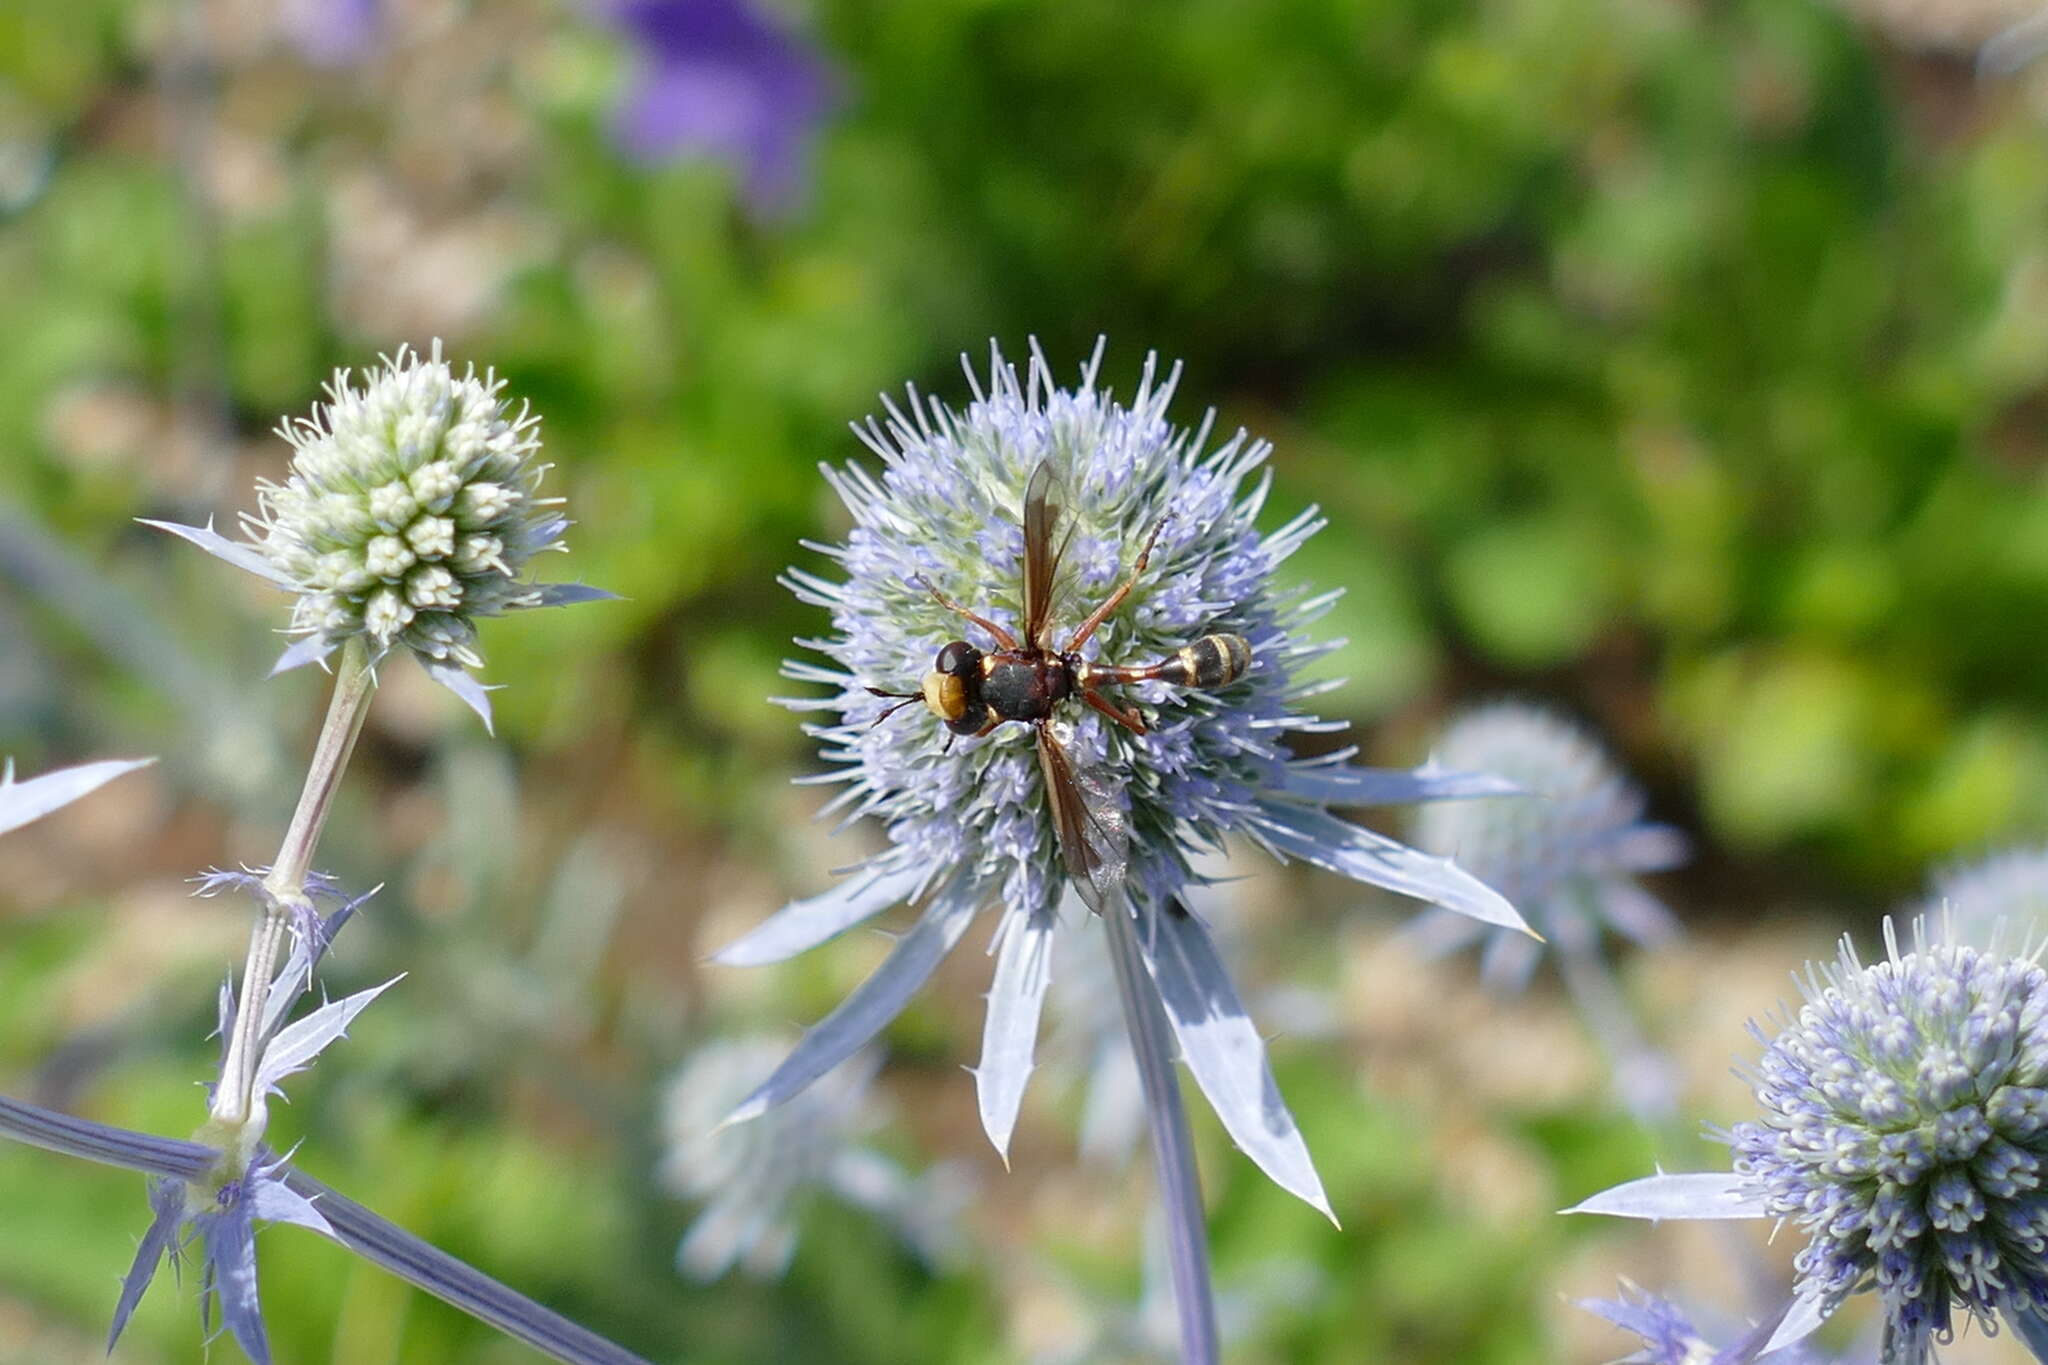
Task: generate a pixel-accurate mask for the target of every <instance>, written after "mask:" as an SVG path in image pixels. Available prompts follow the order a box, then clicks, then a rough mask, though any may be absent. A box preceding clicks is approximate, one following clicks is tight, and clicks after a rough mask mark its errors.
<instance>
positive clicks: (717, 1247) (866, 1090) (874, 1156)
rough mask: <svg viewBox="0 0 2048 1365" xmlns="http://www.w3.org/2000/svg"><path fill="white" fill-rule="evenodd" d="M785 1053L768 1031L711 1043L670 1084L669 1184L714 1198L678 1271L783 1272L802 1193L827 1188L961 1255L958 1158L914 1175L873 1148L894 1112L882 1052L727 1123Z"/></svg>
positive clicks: (701, 1275) (708, 1274) (693, 1196)
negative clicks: (885, 1089) (882, 1093)
mask: <svg viewBox="0 0 2048 1365" xmlns="http://www.w3.org/2000/svg"><path fill="white" fill-rule="evenodd" d="M780 1055H781V1053H780V1049H778V1047H777V1046H776V1045H775V1043H773V1042H772V1041H770V1040H768V1039H766V1038H761V1037H742V1038H738V1039H732V1040H724V1041H719V1042H713V1043H707V1044H706V1045H705V1046H704V1047H702V1048H700V1049H699V1050H698V1051H697V1052H696V1054H695V1055H693V1056H692V1057H691V1058H690V1059H689V1060H688V1061H687V1062H685V1063H684V1064H683V1066H682V1068H681V1069H680V1070H678V1071H677V1072H676V1074H675V1077H674V1078H673V1079H672V1080H671V1081H670V1083H669V1087H668V1096H667V1100H666V1102H665V1104H664V1106H663V1127H664V1130H665V1137H666V1151H665V1152H664V1154H663V1156H662V1161H661V1171H660V1175H661V1181H662V1184H663V1185H665V1186H666V1187H667V1188H668V1189H669V1191H670V1192H671V1193H673V1194H676V1195H678V1196H680V1197H681V1198H684V1199H688V1200H692V1201H696V1202H700V1203H701V1204H702V1205H703V1211H702V1212H701V1213H699V1215H698V1216H697V1220H696V1221H695V1222H694V1223H692V1224H691V1225H690V1229H689V1231H688V1232H686V1233H685V1234H684V1235H683V1240H682V1243H681V1245H680V1246H678V1247H677V1248H676V1268H677V1269H679V1270H681V1271H682V1272H683V1273H684V1274H685V1275H688V1276H689V1277H691V1278H692V1279H696V1280H715V1279H717V1278H719V1277H720V1276H722V1275H724V1274H725V1273H726V1272H727V1271H728V1270H730V1269H731V1268H732V1267H733V1266H734V1265H735V1264H737V1265H740V1266H741V1267H743V1268H744V1269H745V1270H746V1271H747V1272H748V1273H749V1274H752V1275H755V1276H760V1277H764V1278H772V1277H775V1276H778V1275H780V1274H781V1273H782V1272H783V1270H784V1269H785V1268H786V1267H787V1266H788V1264H789V1258H790V1256H791V1254H792V1253H793V1252H794V1251H795V1249H796V1241H797V1220H798V1217H799V1216H800V1214H801V1212H802V1210H801V1207H800V1205H801V1201H802V1200H803V1199H805V1198H806V1197H807V1196H810V1195H813V1194H816V1193H819V1192H830V1193H832V1194H834V1195H836V1196H838V1197H839V1198H840V1199H843V1200H845V1201H846V1202H848V1203H850V1204H853V1205H855V1206H856V1207H860V1208H865V1209H867V1210H868V1211H870V1212H871V1213H874V1214H876V1215H877V1216H879V1217H881V1218H882V1219H883V1220H884V1221H886V1222H888V1223H889V1224H890V1225H891V1226H892V1227H893V1228H894V1229H895V1230H896V1231H897V1233H898V1234H899V1235H900V1236H901V1237H902V1238H903V1239H904V1241H905V1242H906V1243H907V1244H908V1245H909V1246H910V1247H911V1248H912V1249H913V1250H915V1251H917V1252H918V1253H919V1254H920V1255H921V1256H923V1257H925V1258H926V1259H927V1260H929V1261H933V1262H937V1261H940V1260H943V1259H944V1258H945V1257H947V1256H948V1255H950V1254H951V1252H952V1250H953V1248H954V1246H955V1243H956V1239H957V1237H958V1234H959V1228H958V1224H957V1222H956V1218H957V1215H958V1213H959V1210H960V1205H961V1197H962V1195H963V1194H964V1189H963V1188H962V1187H961V1186H960V1183H959V1176H958V1173H957V1172H956V1171H955V1170H954V1168H952V1167H949V1166H947V1167H939V1168H936V1169H935V1170H934V1171H933V1172H931V1173H929V1174H928V1175H927V1176H925V1177H912V1176H911V1175H909V1174H908V1173H906V1172H905V1171H903V1170H902V1169H901V1168H900V1167H898V1166H896V1165H895V1164H894V1163H893V1162H891V1161H890V1160H889V1159H888V1158H887V1157H885V1156H883V1155H882V1154H881V1153H880V1152H877V1151H875V1150H873V1149H871V1148H869V1147H867V1146H865V1145H863V1142H862V1139H863V1138H864V1137H865V1136H866V1135H867V1134H868V1133H869V1132H871V1131H872V1130H873V1129H875V1128H876V1127H877V1126H879V1124H880V1122H881V1120H882V1118H883V1117H884V1113H885V1110H884V1106H883V1104H882V1102H881V1101H880V1100H879V1099H878V1098H877V1097H875V1096H873V1095H871V1093H870V1087H871V1084H872V1082H873V1080H874V1077H875V1073H876V1071H877V1070H878V1068H879V1066H880V1057H879V1056H878V1055H877V1054H874V1053H865V1054H862V1056H861V1058H860V1059H859V1060H858V1061H857V1062H856V1064H854V1065H851V1066H847V1067H844V1068H841V1069H840V1070H839V1071H837V1072H834V1073H833V1074H832V1076H830V1077H828V1078H827V1079H826V1080H825V1081H823V1082H821V1083H820V1084H818V1085H815V1086H812V1087H811V1088H810V1089H809V1090H807V1091H805V1092H804V1093H803V1094H802V1095H799V1096H798V1097H797V1098H796V1099H795V1100H793V1101H791V1102H790V1103H789V1104H788V1105H786V1106H784V1107H783V1108H781V1109H778V1110H776V1111H775V1112H774V1113H772V1114H768V1115H765V1116H764V1117H762V1118H761V1119H759V1120H757V1121H755V1122H752V1123H742V1124H734V1125H730V1126H725V1127H721V1126H720V1124H719V1120H721V1119H723V1118H724V1117H725V1115H726V1114H727V1113H728V1112H730V1111H731V1109H732V1107H733V1105H734V1104H736V1103H738V1101H739V1100H740V1099H741V1098H743V1097H744V1096H745V1095H746V1093H747V1091H748V1090H749V1089H750V1088H751V1087H752V1086H753V1085H754V1083H755V1082H757V1081H759V1080H760V1079H761V1078H762V1077H763V1076H765V1075H767V1074H768V1072H769V1071H770V1070H772V1069H773V1068H774V1066H775V1063H776V1061H777V1059H778V1058H779V1057H780Z"/></svg>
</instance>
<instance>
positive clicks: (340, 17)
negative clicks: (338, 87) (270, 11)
mask: <svg viewBox="0 0 2048 1365" xmlns="http://www.w3.org/2000/svg"><path fill="white" fill-rule="evenodd" d="M383 10H384V3H383V0H285V3H284V5H283V6H282V8H281V9H280V11H279V23H280V25H281V26H282V28H283V29H284V36H285V40H286V41H287V42H289V43H290V44H291V45H292V48H293V50H295V51H296V52H297V53H298V54H299V55H300V56H301V57H303V58H305V59H306V60H307V61H308V62H310V63H312V64H313V65H314V66H349V65H351V64H353V63H355V62H359V61H361V60H363V58H365V57H367V56H369V55H370V51H371V49H372V48H374V47H375V46H376V45H377V38H378V36H379V33H380V32H381V30H382V28H383V17H384V16H383Z"/></svg>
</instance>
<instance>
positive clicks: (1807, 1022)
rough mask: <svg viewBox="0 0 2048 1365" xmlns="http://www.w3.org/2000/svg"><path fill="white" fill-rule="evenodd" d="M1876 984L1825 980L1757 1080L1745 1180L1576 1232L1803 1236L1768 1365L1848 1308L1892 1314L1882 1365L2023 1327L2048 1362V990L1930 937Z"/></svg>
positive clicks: (1623, 1209)
mask: <svg viewBox="0 0 2048 1365" xmlns="http://www.w3.org/2000/svg"><path fill="white" fill-rule="evenodd" d="M1886 949H1887V952H1886V956H1885V957H1884V959H1883V960H1881V961H1878V962H1875V963H1871V964H1867V965H1866V964H1865V963H1863V962H1862V961H1860V960H1859V959H1858V958H1857V957H1856V955H1855V952H1854V949H1853V948H1852V947H1851V946H1850V945H1849V944H1848V942H1847V941H1846V940H1845V941H1844V943H1843V946H1842V952H1841V957H1840V959H1839V960H1838V961H1837V962H1836V963H1834V964H1833V965H1830V966H1823V967H1819V968H1814V969H1810V970H1809V971H1808V973H1807V975H1806V977H1805V979H1804V980H1803V981H1802V983H1801V988H1802V991H1803V993H1804V994H1805V996H1806V1003H1805V1004H1804V1005H1803V1006H1801V1008H1800V1010H1799V1012H1798V1014H1797V1015H1796V1016H1793V1017H1781V1018H1778V1019H1776V1020H1775V1021H1773V1022H1774V1023H1775V1024H1776V1031H1775V1034H1774V1036H1769V1037H1767V1036H1766V1032H1765V1030H1764V1029H1761V1028H1758V1029H1755V1030H1753V1031H1754V1032H1755V1033H1756V1035H1757V1037H1758V1039H1759V1040H1760V1041H1764V1042H1765V1049H1764V1053H1763V1057H1762V1059H1761V1060H1760V1061H1759V1062H1758V1063H1757V1065H1756V1067H1755V1070H1754V1073H1753V1075H1752V1076H1751V1079H1752V1081H1753V1083H1754V1086H1755V1091H1756V1100H1757V1104H1758V1106H1759V1107H1760V1109H1761V1110H1762V1112H1761V1114H1760V1116H1759V1117H1757V1118H1756V1119H1753V1120H1749V1121H1747V1122H1743V1123H1738V1124H1736V1125H1735V1126H1734V1127H1733V1128H1732V1129H1730V1130H1729V1131H1728V1132H1727V1134H1726V1135H1725V1137H1726V1140H1727V1141H1728V1143H1729V1145H1730V1147H1731V1148H1732V1149H1733V1152H1734V1163H1733V1165H1734V1169H1733V1171H1732V1172H1731V1173H1730V1174H1728V1175H1726V1176H1721V1175H1715V1174H1708V1173H1701V1174H1689V1175H1660V1176H1652V1177H1648V1178H1645V1179H1642V1180H1637V1181H1632V1182H1630V1183H1629V1184H1627V1185H1623V1186H1620V1187H1617V1188H1616V1189H1613V1190H1609V1191H1607V1192H1605V1193H1604V1194H1601V1195H1597V1196H1595V1197H1594V1198H1593V1199H1590V1200H1588V1201H1586V1202H1585V1203H1584V1204H1583V1205H1581V1206H1580V1208H1579V1210H1578V1211H1580V1212H1590V1213H1611V1214H1621V1215H1624V1216H1630V1217H1644V1218H1672V1217H1677V1218H1738V1217H1760V1218H1772V1219H1777V1220H1781V1221H1784V1222H1788V1223H1792V1224H1796V1225H1797V1226H1798V1227H1799V1228H1800V1229H1802V1230H1803V1231H1804V1232H1805V1233H1806V1235H1807V1238H1808V1240H1807V1243H1806V1245H1805V1247H1804V1248H1802V1249H1801V1250H1800V1252H1799V1253H1798V1255H1797V1257H1796V1258H1795V1260H1794V1262H1793V1265H1794V1269H1795V1270H1796V1271H1797V1274H1798V1284H1797V1290H1796V1295H1795V1298H1794V1300H1793V1302H1792V1304H1791V1305H1790V1308H1789V1311H1788V1312H1787V1313H1786V1315H1785V1318H1784V1321H1783V1323H1782V1324H1781V1325H1780V1326H1779V1328H1778V1330H1777V1332H1776V1334H1775V1335H1774V1337H1773V1339H1772V1340H1771V1341H1770V1342H1769V1343H1767V1345H1766V1349H1776V1348H1778V1347H1782V1346H1786V1345H1790V1344H1791V1343H1792V1342H1793V1341H1796V1340H1799V1339H1801V1338H1803V1337H1804V1335H1805V1334H1807V1333H1809V1332H1811V1331H1812V1330H1813V1328H1814V1327H1815V1326H1817V1325H1818V1324H1819V1323H1820V1322H1821V1321H1823V1320H1825V1319H1826V1318H1827V1317H1828V1315H1829V1314H1831V1313H1833V1312H1834V1311H1835V1309H1837V1308H1838V1307H1840V1306H1841V1304H1842V1303H1843V1302H1844V1301H1845V1300H1846V1299H1847V1298H1848V1297H1849V1296H1850V1295H1852V1294H1856V1293H1863V1292H1871V1293H1875V1294H1876V1296H1877V1297H1878V1300H1879V1302H1880V1305H1881V1307H1882V1310H1883V1339H1882V1346H1881V1349H1880V1356H1881V1358H1882V1361H1883V1362H1884V1365H1927V1362H1930V1361H1932V1360H1933V1351H1934V1347H1935V1345H1936V1344H1937V1343H1941V1342H1946V1341H1948V1340H1950V1339H1951V1338H1952V1337H1953V1335H1954V1332H1955V1330H1956V1328H1957V1326H1958V1325H1959V1324H1958V1321H1957V1319H1958V1317H1961V1318H1964V1319H1972V1320H1975V1322H1976V1323H1977V1324H1978V1325H1979V1326H1980V1327H1981V1328H1982V1329H1983V1330H1985V1331H1986V1332H1995V1331H1997V1330H1998V1329H1999V1327H2000V1326H2001V1325H2004V1326H2009V1327H2011V1328H2012V1329H2013V1330H2014V1332H2015V1333H2016V1334H2017V1335H2018V1336H2019V1337H2020V1338H2021V1339H2022V1340H2023V1341H2024V1342H2025V1343H2026V1344H2027V1345H2028V1347H2029V1348H2030V1349H2031V1350H2032V1351H2033V1352H2034V1354H2035V1355H2036V1357H2037V1358H2040V1359H2044V1360H2048V1319H2044V1317H2043V1316H2042V1314H2043V1312H2044V1311H2048V1189H2044V1177H2048V971H2043V969H2042V967H2041V965H2040V964H2039V963H2038V962H2037V961H2036V960H2035V959H2034V957H2033V956H2032V955H2028V956H2022V957H2012V956H2005V955H2001V954H1998V953H1991V952H1984V951H1980V950H1979V949H1977V948H1974V947H1971V946H1968V945H1966V944H1959V943H1955V942H1953V941H1950V940H1948V939H1946V938H1945V937H1939V936H1932V935H1928V934H1926V933H1925V932H1924V931H1923V932H1921V933H1920V934H1919V936H1918V938H1917V939H1916V942H1915V945H1914V948H1913V950H1912V951H1911V952H1901V951H1900V949H1899V945H1898V942H1897V939H1896V937H1895V935H1894V934H1893V933H1892V930H1891V926H1890V925H1889V923H1888V924H1887V926H1886Z"/></svg>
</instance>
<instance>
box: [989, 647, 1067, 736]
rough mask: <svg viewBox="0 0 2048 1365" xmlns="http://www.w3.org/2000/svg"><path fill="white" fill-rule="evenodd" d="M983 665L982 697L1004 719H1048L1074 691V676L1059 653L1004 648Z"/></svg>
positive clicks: (991, 709)
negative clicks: (1057, 706) (1056, 707)
mask: <svg viewBox="0 0 2048 1365" xmlns="http://www.w3.org/2000/svg"><path fill="white" fill-rule="evenodd" d="M981 666H982V679H981V699H982V700H983V701H984V702H986V703H987V704H988V709H989V711H990V712H991V713H993V714H994V715H996V716H998V717H1000V718H1001V719H1003V720H1021V721H1033V720H1044V719H1045V718H1046V717H1048V716H1050V715H1051V714H1052V708H1053V707H1054V706H1056V705H1058V704H1059V703H1060V702H1062V701H1065V700H1066V699H1067V698H1068V697H1069V696H1071V695H1072V694H1073V690H1074V675H1073V673H1072V672H1071V671H1070V670H1069V669H1068V667H1067V664H1066V661H1065V660H1063V659H1061V658H1060V657H1059V656H1058V655H1056V654H1047V653H1043V652H1026V651H1024V650H1004V651H1002V652H1001V653H999V654H990V655H987V656H985V657H984V658H983V659H982V664H981Z"/></svg>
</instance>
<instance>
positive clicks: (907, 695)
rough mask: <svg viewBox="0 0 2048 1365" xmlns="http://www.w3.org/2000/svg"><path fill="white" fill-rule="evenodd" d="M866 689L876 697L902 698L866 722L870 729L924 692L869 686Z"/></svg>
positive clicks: (920, 696) (921, 695) (921, 697)
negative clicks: (893, 690) (885, 689)
mask: <svg viewBox="0 0 2048 1365" xmlns="http://www.w3.org/2000/svg"><path fill="white" fill-rule="evenodd" d="M867 690H868V691H869V692H870V693H872V694H873V695H875V696H877V697H901V698H902V700H901V701H899V702H897V703H896V704H895V705H894V706H891V707H889V708H887V709H886V710H884V711H883V712H882V714H881V715H879V716H876V717H875V718H874V719H873V720H872V721H870V722H868V729H870V730H872V729H874V728H875V727H876V726H877V725H880V724H881V723H882V722H883V721H885V720H887V719H889V717H891V716H893V715H895V714H896V713H897V712H898V711H901V710H902V709H903V708H904V707H906V706H908V705H910V703H912V702H914V701H919V700H922V699H923V697H924V693H922V692H884V691H883V690H882V689H881V688H879V687H870V688H868V689H867Z"/></svg>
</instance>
